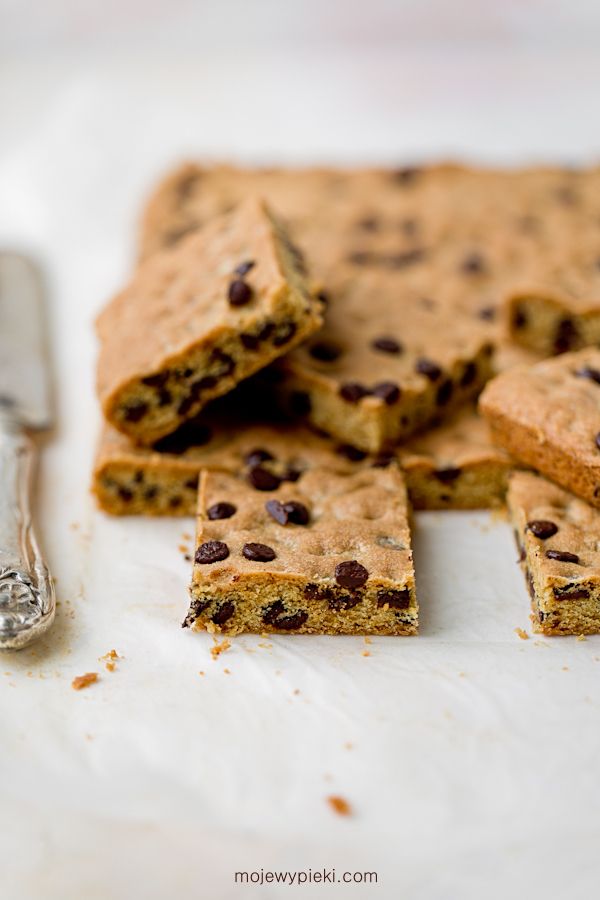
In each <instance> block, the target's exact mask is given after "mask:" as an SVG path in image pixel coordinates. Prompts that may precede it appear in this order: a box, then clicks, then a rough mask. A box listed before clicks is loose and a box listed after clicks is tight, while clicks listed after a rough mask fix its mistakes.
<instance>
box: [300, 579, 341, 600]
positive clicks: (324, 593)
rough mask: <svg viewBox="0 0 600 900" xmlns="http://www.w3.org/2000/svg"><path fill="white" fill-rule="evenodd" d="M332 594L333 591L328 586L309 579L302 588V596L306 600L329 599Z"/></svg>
mask: <svg viewBox="0 0 600 900" xmlns="http://www.w3.org/2000/svg"><path fill="white" fill-rule="evenodd" d="M333 595H334V592H333V590H332V589H331V588H330V587H325V585H322V584H315V582H314V581H310V582H309V583H308V584H307V585H306V586H305V588H304V596H305V597H306V598H307V600H329V599H330V598H331V597H333Z"/></svg>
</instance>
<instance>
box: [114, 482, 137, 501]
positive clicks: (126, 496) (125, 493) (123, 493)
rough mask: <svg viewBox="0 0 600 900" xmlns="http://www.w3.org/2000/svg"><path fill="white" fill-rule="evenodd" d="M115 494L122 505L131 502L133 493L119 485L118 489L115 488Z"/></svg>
mask: <svg viewBox="0 0 600 900" xmlns="http://www.w3.org/2000/svg"><path fill="white" fill-rule="evenodd" d="M117 493H118V495H119V497H120V498H121V500H122V501H123V503H129V502H130V501H131V500H133V491H130V490H129V488H126V487H123V486H122V485H119V487H118V488H117Z"/></svg>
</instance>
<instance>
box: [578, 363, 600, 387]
mask: <svg viewBox="0 0 600 900" xmlns="http://www.w3.org/2000/svg"><path fill="white" fill-rule="evenodd" d="M574 375H575V377H576V378H589V380H590V381H595V382H596V384H600V370H598V369H592V368H591V367H590V366H582V367H581V369H577V371H576V372H575V373H574Z"/></svg>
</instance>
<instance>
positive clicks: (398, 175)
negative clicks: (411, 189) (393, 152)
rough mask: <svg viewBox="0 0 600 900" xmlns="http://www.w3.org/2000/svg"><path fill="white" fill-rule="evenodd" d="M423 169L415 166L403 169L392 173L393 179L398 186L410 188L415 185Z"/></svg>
mask: <svg viewBox="0 0 600 900" xmlns="http://www.w3.org/2000/svg"><path fill="white" fill-rule="evenodd" d="M421 171H422V170H421V169H418V168H416V167H415V166H407V167H405V168H403V169H397V170H396V171H395V172H393V173H392V178H393V180H394V181H395V182H396V183H397V184H401V185H403V186H404V187H408V186H409V185H412V184H414V183H415V181H416V180H417V178H418V177H419V175H420V174H421Z"/></svg>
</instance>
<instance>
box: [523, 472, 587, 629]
mask: <svg viewBox="0 0 600 900" xmlns="http://www.w3.org/2000/svg"><path fill="white" fill-rule="evenodd" d="M508 507H509V512H510V516H511V519H512V524H513V527H514V530H515V537H516V541H517V545H518V548H519V551H520V564H521V567H522V569H523V572H524V574H525V578H526V581H527V586H528V588H529V593H530V595H531V607H532V621H533V625H534V629H535V631H538V632H541V633H542V634H548V635H552V634H556V635H559V634H596V633H598V632H600V553H599V552H598V546H599V544H600V513H599V512H598V511H597V510H596V509H594V508H592V507H591V506H590V505H589V504H588V503H586V502H585V501H584V500H581V499H580V498H579V497H575V496H574V495H573V494H571V493H569V492H567V491H565V490H563V489H562V488H560V487H558V486H557V485H555V484H552V483H551V482H549V481H546V479H544V478H542V477H541V476H539V475H535V474H533V473H530V472H514V473H513V474H512V475H511V477H510V479H509V488H508Z"/></svg>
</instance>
